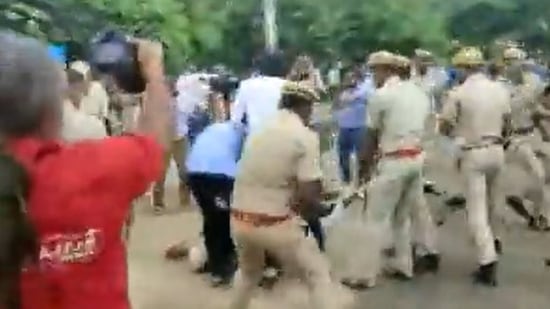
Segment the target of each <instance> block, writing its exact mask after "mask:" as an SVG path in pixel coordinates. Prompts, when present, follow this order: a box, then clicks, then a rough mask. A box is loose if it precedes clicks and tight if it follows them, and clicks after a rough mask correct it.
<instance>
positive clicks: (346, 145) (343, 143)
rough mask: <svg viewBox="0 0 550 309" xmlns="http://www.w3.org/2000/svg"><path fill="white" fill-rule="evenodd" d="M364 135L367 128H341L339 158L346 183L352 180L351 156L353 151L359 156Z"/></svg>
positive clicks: (343, 179)
mask: <svg viewBox="0 0 550 309" xmlns="http://www.w3.org/2000/svg"><path fill="white" fill-rule="evenodd" d="M364 136H365V128H340V133H339V135H338V160H339V162H340V172H341V174H342V181H343V182H344V183H349V182H350V181H351V171H350V157H351V154H352V153H355V155H356V156H357V154H358V153H359V150H360V149H361V143H362V142H363V138H364Z"/></svg>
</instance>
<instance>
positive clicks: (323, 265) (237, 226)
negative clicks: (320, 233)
mask: <svg viewBox="0 0 550 309" xmlns="http://www.w3.org/2000/svg"><path fill="white" fill-rule="evenodd" d="M231 227H232V229H233V239H234V240H235V242H236V244H237V253H238V256H239V267H240V276H237V277H236V282H235V294H234V296H233V299H232V302H231V306H230V308H231V309H246V308H248V307H249V303H250V300H251V298H252V293H253V291H254V289H255V287H256V286H257V285H258V283H259V282H260V280H261V278H262V274H263V270H264V262H265V255H266V254H269V255H270V256H274V257H275V258H276V260H277V261H279V262H280V263H281V266H282V267H283V269H284V270H285V271H287V272H291V273H296V274H298V275H299V277H300V278H301V279H302V280H303V282H305V283H306V285H307V287H308V291H309V294H310V301H311V308H312V309H332V308H334V309H336V308H342V307H341V305H337V304H338V302H339V300H340V298H339V297H335V296H337V295H334V294H335V293H334V292H335V291H336V290H337V289H335V288H334V287H335V286H336V285H333V283H332V280H331V278H330V273H329V266H328V263H327V261H326V260H325V258H324V257H323V255H322V254H321V252H320V251H319V249H318V248H317V247H316V245H315V243H314V242H311V241H310V240H308V239H307V238H306V237H305V236H304V231H303V230H302V229H301V227H300V222H299V220H295V219H292V220H287V221H285V222H283V223H279V224H276V225H272V226H269V227H254V226H251V225H247V224H246V223H242V222H240V221H237V220H232V222H231Z"/></svg>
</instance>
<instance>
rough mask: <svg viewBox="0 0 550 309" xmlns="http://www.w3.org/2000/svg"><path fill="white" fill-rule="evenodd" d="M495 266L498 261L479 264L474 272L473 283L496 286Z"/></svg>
mask: <svg viewBox="0 0 550 309" xmlns="http://www.w3.org/2000/svg"><path fill="white" fill-rule="evenodd" d="M497 266H498V262H493V263H490V264H487V265H481V266H479V268H478V269H477V270H476V272H475V273H474V283H476V284H482V285H485V286H489V287H495V286H497Z"/></svg>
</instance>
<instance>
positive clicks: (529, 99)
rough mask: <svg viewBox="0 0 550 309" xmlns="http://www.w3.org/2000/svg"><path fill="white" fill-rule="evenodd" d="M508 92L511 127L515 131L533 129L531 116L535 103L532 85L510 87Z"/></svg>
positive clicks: (524, 84)
mask: <svg viewBox="0 0 550 309" xmlns="http://www.w3.org/2000/svg"><path fill="white" fill-rule="evenodd" d="M510 92H511V93H510V94H511V98H510V104H511V105H510V106H511V112H512V115H511V116H512V127H513V128H514V129H515V130H517V129H524V128H530V127H533V126H534V123H533V118H532V115H533V112H534V111H535V109H536V103H537V101H536V97H535V90H534V89H533V88H532V85H530V84H527V83H523V84H521V85H510Z"/></svg>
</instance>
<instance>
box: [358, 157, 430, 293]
mask: <svg viewBox="0 0 550 309" xmlns="http://www.w3.org/2000/svg"><path fill="white" fill-rule="evenodd" d="M423 164H424V158H423V155H419V156H417V157H415V158H383V159H382V160H381V161H380V162H379V164H378V173H377V175H376V176H375V178H374V179H373V181H372V184H371V186H370V188H369V190H368V193H367V210H366V213H365V215H366V220H365V221H366V222H365V224H366V227H367V228H366V234H367V235H366V239H365V243H364V245H365V246H368V249H366V250H368V253H367V254H366V255H365V256H366V261H365V264H364V266H365V268H364V269H363V270H362V274H363V278H362V279H368V280H371V284H374V281H375V279H376V277H377V276H378V274H379V272H380V269H381V255H380V252H381V251H382V246H383V240H384V235H385V231H386V227H387V224H388V222H390V223H391V227H392V229H393V238H394V244H395V258H392V260H390V261H389V262H390V267H391V268H392V269H393V270H397V271H400V272H402V273H403V274H405V275H407V276H411V277H412V275H413V261H412V254H411V234H410V227H411V214H412V209H413V207H418V208H417V209H418V211H417V214H421V213H422V212H423V211H422V208H421V206H418V205H422V203H425V201H423V199H424V195H423V177H422V170H423ZM415 205H416V206H415ZM426 210H427V209H426Z"/></svg>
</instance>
